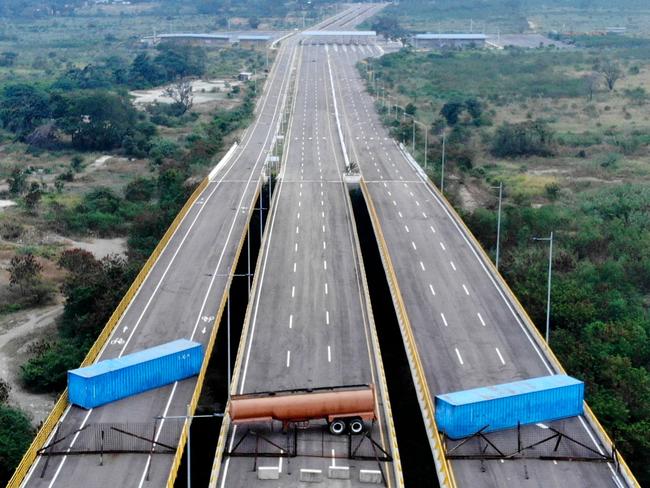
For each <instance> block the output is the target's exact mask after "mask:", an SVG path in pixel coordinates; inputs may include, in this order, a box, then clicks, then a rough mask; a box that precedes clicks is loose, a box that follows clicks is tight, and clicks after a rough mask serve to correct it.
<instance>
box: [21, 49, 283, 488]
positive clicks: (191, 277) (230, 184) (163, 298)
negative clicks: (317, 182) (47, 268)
mask: <svg viewBox="0 0 650 488" xmlns="http://www.w3.org/2000/svg"><path fill="white" fill-rule="evenodd" d="M295 42H296V41H295V40H294V39H293V38H289V39H288V40H286V41H285V42H284V43H283V44H282V46H281V47H280V49H279V51H278V56H277V59H276V62H275V64H274V66H273V68H272V70H271V72H270V74H269V78H268V81H267V83H266V86H265V90H264V93H263V95H262V97H260V99H259V101H258V105H257V109H256V113H257V118H256V120H255V122H254V123H253V124H252V126H251V127H249V128H248V130H247V131H246V134H245V135H244V137H243V138H242V141H241V144H240V146H239V147H238V148H237V150H236V152H235V153H234V155H233V157H232V158H231V159H230V160H229V161H228V163H227V164H226V165H225V166H224V167H223V168H222V169H221V170H220V171H219V172H218V173H217V175H216V177H215V178H214V180H213V181H212V182H211V183H210V184H209V185H208V186H207V187H206V188H205V190H204V191H203V192H202V193H201V195H200V196H199V198H198V199H197V201H196V203H195V204H194V205H193V207H192V208H191V209H190V211H189V212H188V214H187V215H186V216H185V218H184V219H183V221H182V222H181V224H180V226H179V227H178V229H177V230H176V232H175V233H174V235H173V237H172V238H171V240H170V242H169V243H168V245H167V247H166V248H165V249H164V251H163V253H162V254H161V255H160V257H159V258H158V260H157V262H156V263H155V266H154V267H153V269H152V270H151V272H150V273H149V275H148V276H147V278H146V280H145V282H144V283H143V285H142V286H141V288H140V290H139V291H138V293H137V295H136V296H135V298H134V299H133V301H132V302H131V304H130V306H129V307H128V309H127V311H126V313H125V314H124V315H123V316H122V318H121V320H120V323H119V324H118V326H117V327H116V328H115V330H114V332H113V334H112V336H111V337H110V339H109V341H108V343H107V344H106V345H105V347H104V349H103V350H102V352H101V354H100V357H99V359H107V358H114V357H120V356H122V355H124V354H129V353H131V352H134V351H138V350H141V349H144V348H147V347H150V346H154V345H158V344H162V343H165V342H168V341H171V340H174V339H178V338H181V337H184V338H187V339H191V340H195V341H199V342H202V343H203V344H206V343H207V341H208V338H209V337H210V332H211V329H212V327H213V325H214V323H215V316H216V315H217V311H218V309H219V304H220V303H221V301H222V297H223V295H224V293H225V292H226V290H227V288H228V287H229V283H230V277H229V275H230V274H231V272H232V269H233V266H234V264H235V261H236V258H237V254H238V249H239V248H240V246H241V244H242V243H243V239H244V234H245V231H246V226H247V223H248V221H249V215H250V211H251V210H252V209H251V207H252V206H253V204H254V202H255V199H256V196H257V192H258V190H259V181H260V177H261V173H262V169H263V165H264V162H265V158H266V155H267V154H268V152H269V150H270V147H271V144H272V142H273V138H274V136H275V129H276V126H277V123H278V117H279V116H280V114H281V111H282V101H283V98H284V95H285V93H286V90H287V86H288V79H289V74H290V71H291V63H292V59H293V55H294V53H295V49H294V47H295ZM244 252H245V251H244ZM195 387H196V379H188V380H185V381H182V382H178V383H175V384H173V385H170V386H168V387H164V388H159V389H156V390H152V391H149V392H147V393H143V394H141V395H137V396H134V397H131V398H127V399H124V400H121V401H118V402H115V403H111V404H109V405H105V406H103V407H99V408H95V409H92V410H88V411H86V410H83V409H80V408H77V407H74V406H71V407H68V409H67V410H66V412H65V414H64V417H63V419H62V421H61V425H60V428H59V435H58V438H61V437H62V436H64V435H65V434H70V433H74V432H75V431H76V430H77V429H80V428H83V427H85V426H89V425H93V424H97V423H107V424H110V423H127V422H128V423H130V424H138V423H151V424H153V418H154V417H156V416H174V415H184V414H185V412H186V406H187V404H188V403H189V401H190V398H191V397H192V394H193V392H194V390H195ZM169 422H175V421H169ZM164 429H165V425H164V421H163V423H162V424H161V423H159V424H158V431H157V436H160V435H161V432H163V435H165V434H164ZM172 430H174V429H172ZM83 441H84V432H82V433H81V434H79V435H70V436H69V437H68V438H67V439H66V440H65V441H64V442H65V444H63V445H64V446H67V447H71V448H72V449H73V450H74V449H75V448H76V449H81V448H82V446H81V444H82V443H83ZM169 441H170V442H174V439H173V434H172V438H171V439H169ZM175 442H178V438H176V439H175ZM61 446H62V445H61V444H60V445H59V447H61ZM172 459H173V456H172V455H166V454H159V455H154V456H149V455H148V454H112V455H110V456H109V455H107V456H105V457H104V463H103V466H100V465H99V462H98V459H97V456H95V455H74V456H73V455H69V456H57V457H53V458H52V459H51V460H50V461H49V464H48V466H47V469H46V470H45V473H44V475H42V471H43V467H44V460H43V458H38V460H37V462H36V463H34V465H33V467H32V469H31V470H30V472H29V473H28V476H27V478H26V480H25V481H24V483H23V485H24V486H29V487H49V488H51V487H54V486H59V487H84V488H90V487H105V486H109V485H114V486H123V487H141V486H162V485H164V484H166V482H167V479H168V477H169V475H170V468H171V463H172ZM147 476H148V477H149V479H148V480H147V479H146V477H147Z"/></svg>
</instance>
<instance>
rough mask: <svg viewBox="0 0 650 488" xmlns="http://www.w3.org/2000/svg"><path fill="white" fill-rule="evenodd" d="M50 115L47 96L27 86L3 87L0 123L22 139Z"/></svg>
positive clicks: (0, 99) (0, 100)
mask: <svg viewBox="0 0 650 488" xmlns="http://www.w3.org/2000/svg"><path fill="white" fill-rule="evenodd" d="M50 115H51V111H50V105H49V100H48V96H47V94H45V93H44V92H43V91H42V90H40V89H38V88H35V87H34V86H32V85H27V84H14V85H8V86H5V87H4V89H3V90H2V97H0V122H1V123H2V126H3V127H4V128H5V129H7V130H9V131H11V132H13V133H14V134H16V135H17V136H18V138H19V139H21V140H22V139H24V138H25V137H27V136H28V135H29V134H30V133H31V132H33V131H34V129H36V127H38V126H39V125H41V124H42V123H43V122H44V121H45V120H46V119H48V118H49V117H50Z"/></svg>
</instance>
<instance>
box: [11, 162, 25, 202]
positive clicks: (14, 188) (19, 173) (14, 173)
mask: <svg viewBox="0 0 650 488" xmlns="http://www.w3.org/2000/svg"><path fill="white" fill-rule="evenodd" d="M7 184H8V185H9V193H11V194H12V195H22V193H23V192H24V191H25V187H26V186H27V175H26V174H25V171H23V170H22V169H20V168H19V167H17V166H16V167H14V169H12V170H11V174H10V175H9V178H7Z"/></svg>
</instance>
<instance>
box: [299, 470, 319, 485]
mask: <svg viewBox="0 0 650 488" xmlns="http://www.w3.org/2000/svg"><path fill="white" fill-rule="evenodd" d="M300 481H303V482H305V483H320V482H322V481H323V471H322V470H320V469H301V470H300Z"/></svg>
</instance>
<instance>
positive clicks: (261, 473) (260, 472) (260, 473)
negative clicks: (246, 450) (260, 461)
mask: <svg viewBox="0 0 650 488" xmlns="http://www.w3.org/2000/svg"><path fill="white" fill-rule="evenodd" d="M257 479H258V480H278V479H280V468H279V467H278V466H258V468H257Z"/></svg>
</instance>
